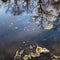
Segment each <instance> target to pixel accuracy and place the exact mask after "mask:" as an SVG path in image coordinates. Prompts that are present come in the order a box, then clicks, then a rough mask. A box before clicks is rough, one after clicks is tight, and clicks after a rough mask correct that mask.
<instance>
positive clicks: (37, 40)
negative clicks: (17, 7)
mask: <svg viewBox="0 0 60 60" xmlns="http://www.w3.org/2000/svg"><path fill="white" fill-rule="evenodd" d="M30 20H31V16H30V15H29V14H27V13H26V12H25V13H23V14H22V15H19V16H13V15H10V14H6V13H5V12H4V10H3V8H2V9H0V60H9V59H10V58H11V59H12V57H13V56H14V54H15V52H16V50H17V49H20V48H21V49H24V48H26V47H27V46H29V45H37V44H38V45H40V46H43V47H47V48H48V49H51V51H52V52H53V51H54V53H55V51H56V53H55V54H58V53H60V51H59V50H60V48H59V47H60V31H54V30H53V29H51V30H41V29H40V28H39V27H38V26H37V25H36V24H35V23H34V22H31V21H30ZM24 42H25V43H24ZM53 43H54V44H53ZM56 48H57V49H56ZM11 59H10V60H11Z"/></svg>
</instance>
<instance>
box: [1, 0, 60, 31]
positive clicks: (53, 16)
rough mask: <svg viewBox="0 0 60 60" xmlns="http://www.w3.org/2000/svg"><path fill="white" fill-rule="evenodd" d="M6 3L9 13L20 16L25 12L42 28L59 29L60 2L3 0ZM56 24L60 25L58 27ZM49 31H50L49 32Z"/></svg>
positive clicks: (52, 0)
mask: <svg viewBox="0 0 60 60" xmlns="http://www.w3.org/2000/svg"><path fill="white" fill-rule="evenodd" d="M2 1H3V2H5V3H6V5H7V7H8V9H7V11H8V12H11V13H12V14H13V15H20V14H21V13H23V12H24V11H27V13H31V15H32V20H33V21H34V22H35V23H36V24H37V25H38V26H39V27H40V28H44V29H45V28H48V26H49V25H50V28H49V29H52V28H54V30H55V28H57V27H59V26H60V24H59V23H58V22H57V20H60V7H59V6H60V0H46V1H45V0H13V2H12V0H2ZM56 22H57V24H58V25H56ZM49 29H48V30H49Z"/></svg>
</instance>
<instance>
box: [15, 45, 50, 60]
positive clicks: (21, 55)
mask: <svg viewBox="0 0 60 60" xmlns="http://www.w3.org/2000/svg"><path fill="white" fill-rule="evenodd" d="M34 47H35V45H34ZM34 47H33V46H32V45H30V46H29V48H28V49H25V50H21V51H20V52H19V51H17V52H16V55H15V57H14V59H15V60H16V59H21V58H22V59H23V60H29V59H32V58H36V57H40V55H41V53H49V52H50V51H49V50H48V49H46V48H42V47H40V46H39V45H37V46H36V47H35V52H34V51H33V50H34ZM26 50H31V51H26ZM24 52H25V53H24ZM27 52H29V54H27Z"/></svg>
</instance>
